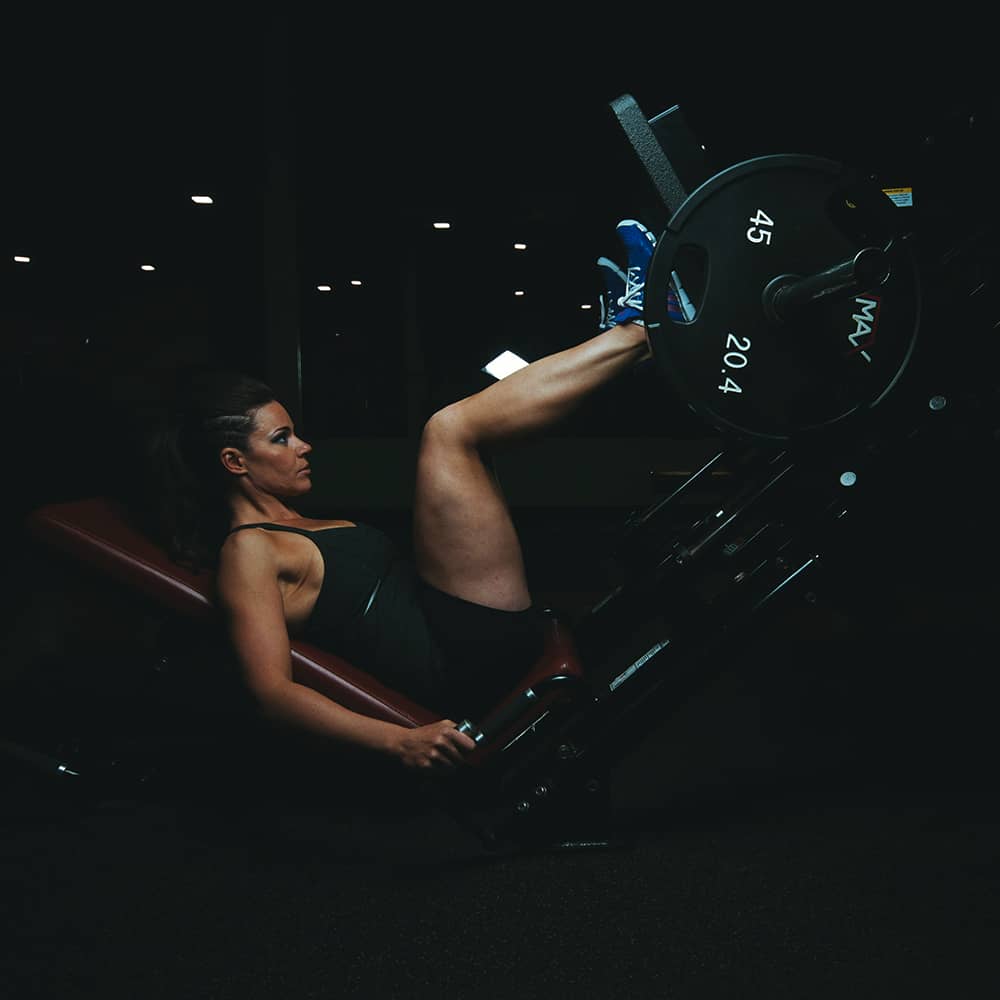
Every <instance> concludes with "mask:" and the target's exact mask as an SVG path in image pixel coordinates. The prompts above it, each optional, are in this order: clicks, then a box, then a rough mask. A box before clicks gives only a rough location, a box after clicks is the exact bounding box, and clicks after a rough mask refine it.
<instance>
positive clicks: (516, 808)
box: [514, 799, 531, 813]
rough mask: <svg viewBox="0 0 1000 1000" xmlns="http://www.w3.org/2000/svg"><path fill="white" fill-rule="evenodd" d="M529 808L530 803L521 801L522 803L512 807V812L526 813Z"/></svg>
mask: <svg viewBox="0 0 1000 1000" xmlns="http://www.w3.org/2000/svg"><path fill="white" fill-rule="evenodd" d="M530 808H531V803H530V802H527V801H525V800H523V799H522V801H520V802H518V804H517V805H516V806H514V812H518V813H526V812H527V811H528V810H529V809H530Z"/></svg>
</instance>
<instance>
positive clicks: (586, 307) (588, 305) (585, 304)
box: [580, 302, 593, 309]
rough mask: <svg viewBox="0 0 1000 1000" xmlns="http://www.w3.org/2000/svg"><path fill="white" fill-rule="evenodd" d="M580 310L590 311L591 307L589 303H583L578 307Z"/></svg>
mask: <svg viewBox="0 0 1000 1000" xmlns="http://www.w3.org/2000/svg"><path fill="white" fill-rule="evenodd" d="M580 308H581V309H592V308H593V306H592V305H591V304H590V303H589V302H584V303H583V305H582V306H580Z"/></svg>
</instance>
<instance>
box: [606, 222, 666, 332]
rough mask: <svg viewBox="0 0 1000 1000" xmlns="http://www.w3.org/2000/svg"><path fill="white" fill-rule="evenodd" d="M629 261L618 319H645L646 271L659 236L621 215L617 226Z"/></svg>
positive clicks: (625, 321) (620, 321)
mask: <svg viewBox="0 0 1000 1000" xmlns="http://www.w3.org/2000/svg"><path fill="white" fill-rule="evenodd" d="M615 230H616V232H617V233H618V237H619V239H620V240H621V241H622V246H624V247H625V254H626V257H627V262H628V270H627V271H626V274H625V291H624V293H623V294H622V297H621V298H620V299H619V300H618V306H619V308H618V311H617V313H616V316H615V322H616V323H642V303H643V291H644V289H645V287H646V272H647V271H648V270H649V262H650V261H651V260H652V259H653V252H654V251H655V250H656V237H655V236H654V235H653V234H652V233H651V232H650V231H649V230H648V229H647V228H646V227H645V226H644V225H643V224H642V223H641V222H637V221H636V220H635V219H622V221H621V222H619V223H618V225H617V226H616V227H615Z"/></svg>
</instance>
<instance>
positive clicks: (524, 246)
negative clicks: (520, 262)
mask: <svg viewBox="0 0 1000 1000" xmlns="http://www.w3.org/2000/svg"><path fill="white" fill-rule="evenodd" d="M514 249H515V250H527V249H528V244H527V243H515V244H514Z"/></svg>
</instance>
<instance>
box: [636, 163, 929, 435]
mask: <svg viewBox="0 0 1000 1000" xmlns="http://www.w3.org/2000/svg"><path fill="white" fill-rule="evenodd" d="M897 211H899V210H898V209H897V208H896V207H895V206H894V205H893V204H892V202H890V201H889V199H888V198H887V197H886V196H885V195H884V194H883V193H882V192H881V190H879V189H878V188H877V187H875V185H873V184H871V183H870V182H868V181H865V180H863V179H861V178H859V177H858V176H857V175H856V174H854V173H852V172H850V171H847V170H845V169H844V168H843V167H842V166H841V165H840V164H838V163H836V162H834V161H831V160H826V159H822V158H820V157H813V156H800V155H791V154H789V155H777V156H766V157H760V158H758V159H754V160H748V161H746V162H744V163H740V164H736V165H735V166H733V167H730V168H729V169H727V170H724V171H723V172H722V173H720V174H717V175H716V176H715V177H713V178H711V179H710V180H709V181H707V182H706V183H705V184H703V185H702V186H701V187H700V188H698V189H697V190H696V191H694V192H693V193H692V194H691V195H690V197H689V198H688V199H687V200H686V201H685V202H684V204H683V205H682V206H681V207H680V209H678V211H677V212H676V213H675V215H674V217H673V218H672V219H671V220H670V223H669V225H668V226H667V229H666V230H665V231H664V233H663V234H662V235H661V236H660V238H659V240H658V244H657V248H656V252H655V254H654V257H653V260H652V262H651V264H650V271H649V275H648V278H647V286H646V292H645V318H646V327H647V330H648V333H649V340H650V345H651V347H652V350H653V355H654V358H655V360H656V364H657V366H658V368H659V370H660V371H661V372H662V374H663V375H665V376H666V377H667V379H668V380H669V382H670V383H671V384H672V386H673V387H674V389H675V390H676V391H677V392H678V393H679V394H680V395H681V396H682V398H683V399H685V400H686V401H687V403H688V404H689V405H690V406H691V408H692V409H693V410H695V412H696V413H698V414H699V415H700V416H701V417H702V418H703V419H705V420H707V421H708V422H709V423H710V424H711V425H713V426H714V427H716V428H717V429H719V430H721V431H723V432H729V433H736V434H737V435H739V436H742V437H750V438H767V439H771V440H788V439H790V438H793V437H798V436H801V435H803V434H806V433H809V432H812V431H815V430H818V429H823V428H827V427H829V426H831V425H833V424H837V423H839V422H841V421H844V420H846V419H847V418H849V417H852V416H855V415H858V414H859V413H863V412H865V411H867V410H870V409H871V408H872V407H874V406H875V405H877V403H878V402H879V401H880V400H882V399H883V398H884V397H885V396H886V394H887V393H888V392H889V390H890V389H891V388H892V387H893V385H895V383H896V382H897V380H898V379H899V377H900V375H901V374H902V372H903V370H904V368H905V366H906V364H907V362H908V360H909V358H910V355H911V354H912V351H913V346H914V343H915V340H916V335H917V327H918V321H919V311H920V296H919V284H918V280H917V272H916V266H915V262H914V260H913V257H912V254H911V253H910V251H909V249H908V245H907V242H906V240H905V239H899V238H897V237H898V235H899V234H898V233H897V232H896V231H895V229H896V228H897V222H896V217H894V216H893V215H892V213H893V212H897ZM867 246H878V247H880V248H883V249H886V248H888V254H889V259H890V262H891V273H890V276H889V278H888V280H887V281H886V282H885V283H883V284H882V285H880V286H879V287H878V288H877V289H875V290H873V291H871V292H863V293H860V294H857V295H854V296H851V297H849V298H841V299H833V298H832V297H831V299H830V300H824V301H823V302H822V304H814V305H811V306H809V307H808V308H806V309H804V310H801V311H800V312H798V313H796V315H795V316H794V317H793V318H792V319H790V320H789V321H787V322H784V323H776V322H773V321H771V320H768V318H767V317H766V316H765V313H764V308H763V304H762V301H763V291H764V288H765V287H766V286H767V285H768V284H769V283H770V282H771V280H772V279H774V278H776V277H778V276H779V275H796V276H799V277H805V276H807V275H811V274H815V273H818V272H820V271H825V270H827V269H828V268H830V267H832V266H834V265H836V264H840V263H841V262H843V261H845V260H849V259H851V258H853V257H854V256H855V255H856V254H857V253H858V251H860V250H861V249H864V248H865V247H867ZM692 263H695V264H696V268H695V270H697V271H699V272H700V273H692V270H691V269H692ZM675 273H676V275H677V276H679V278H680V280H681V283H682V285H684V286H685V287H686V288H687V289H688V290H689V291H690V290H692V289H693V290H694V293H693V295H692V298H693V299H694V305H695V307H696V310H697V311H696V313H695V315H694V318H693V319H691V320H687V321H685V320H678V319H677V318H676V317H675V316H671V315H668V312H667V295H666V289H667V285H668V282H669V281H670V280H671V278H672V276H673V275H674V274H675Z"/></svg>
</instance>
